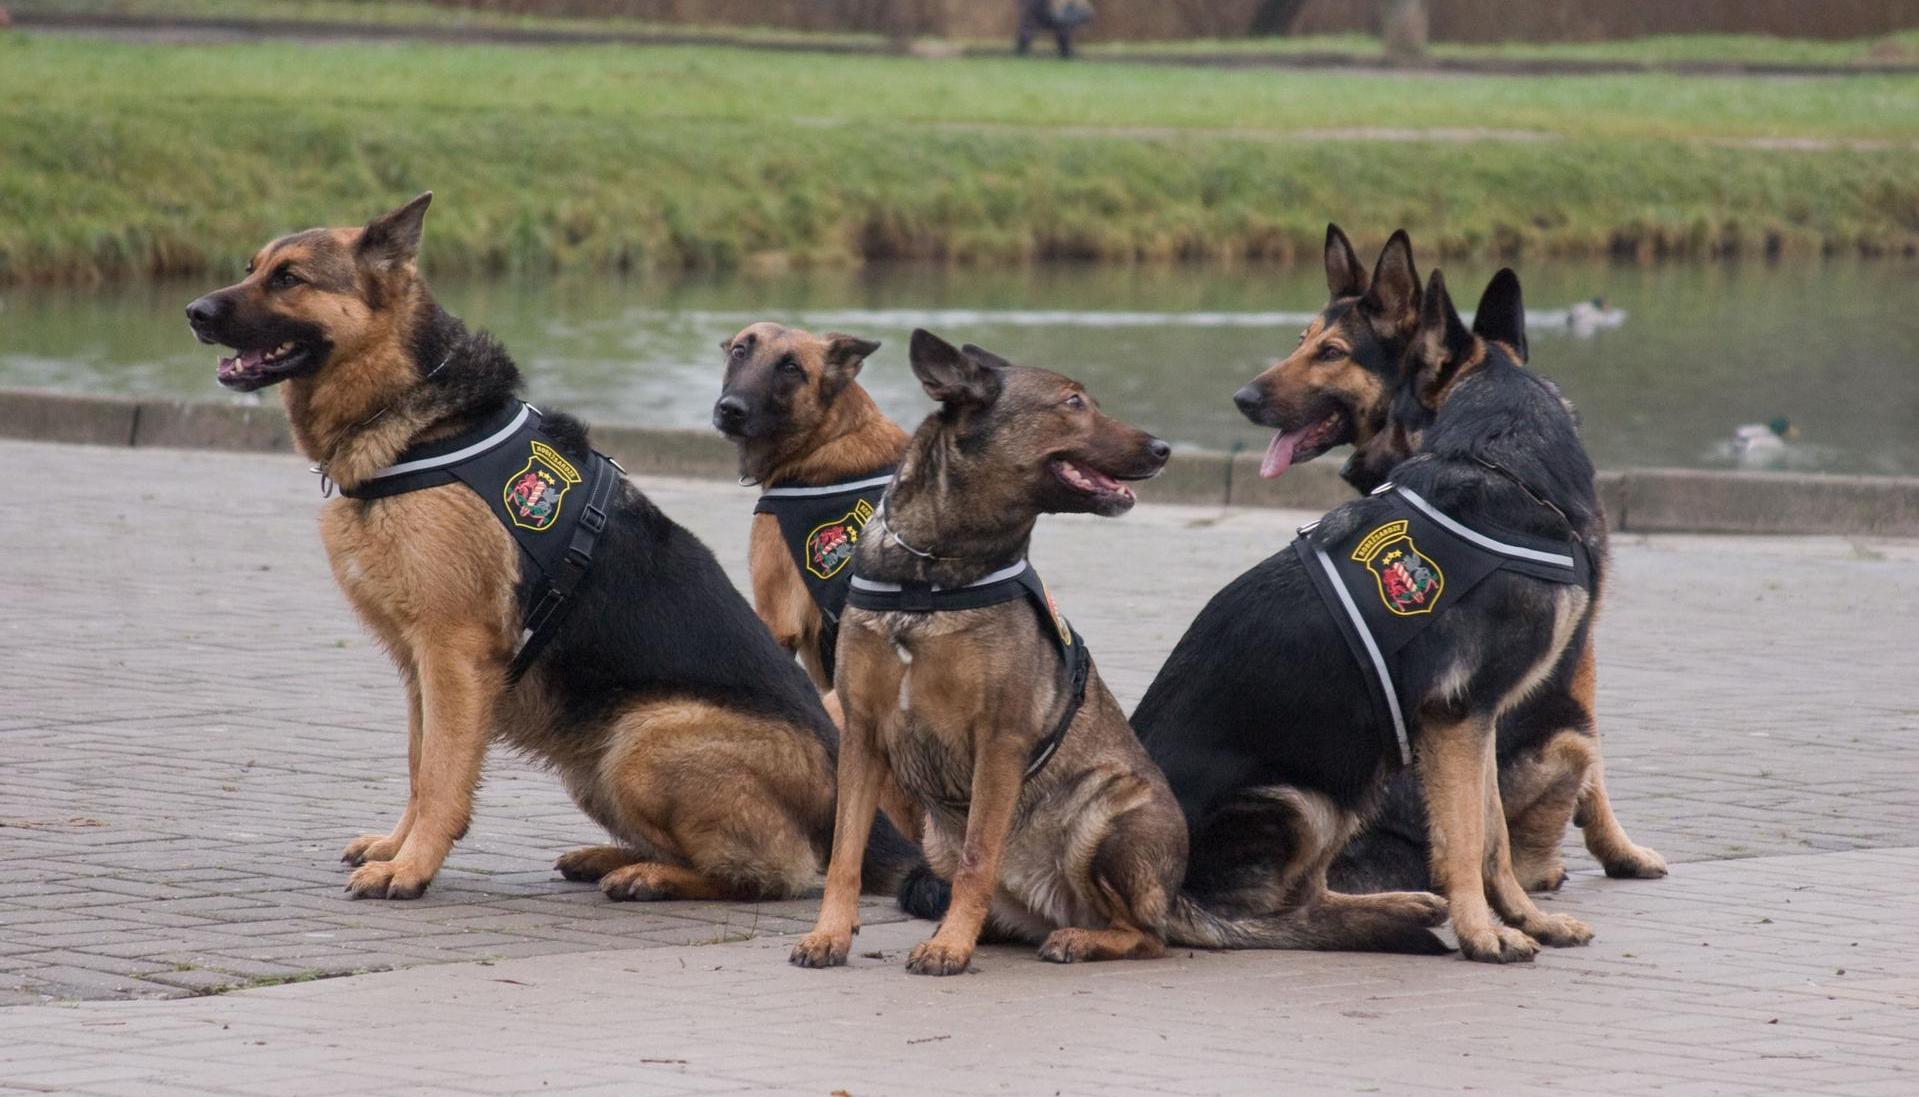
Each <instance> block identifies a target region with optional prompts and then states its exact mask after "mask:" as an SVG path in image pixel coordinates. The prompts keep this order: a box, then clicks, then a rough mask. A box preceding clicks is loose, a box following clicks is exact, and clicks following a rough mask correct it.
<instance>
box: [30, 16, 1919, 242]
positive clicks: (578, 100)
mask: <svg viewBox="0 0 1919 1097" xmlns="http://www.w3.org/2000/svg"><path fill="white" fill-rule="evenodd" d="M1915 118H1919V78H1912V77H1847V78H1834V79H1825V80H1794V81H1767V80H1739V79H1700V78H1686V77H1673V76H1656V75H1633V76H1611V77H1590V78H1553V79H1524V78H1495V77H1470V78H1461V77H1445V78H1421V77H1402V76H1394V77H1377V78H1367V79H1351V78H1343V77H1342V78H1338V79H1329V78H1327V77H1326V76H1324V75H1321V74H1313V73H1292V72H1272V71H1258V72H1252V71H1215V70H1205V69H1188V68H1160V67H1154V66H1148V67H1138V66H1125V65H1104V64H1098V63H1085V64H1079V65H1058V64H1037V63H1025V62H1020V61H1016V60H1012V59H1003V60H963V61H961V60H956V61H921V60H913V59H906V58H892V57H822V56H819V55H802V54H785V53H763V52H751V51H740V50H729V49H708V48H689V47H675V48H653V49H635V48H624V47H569V48H554V49H530V48H505V47H501V48H493V47H475V46H426V45H384V46H365V45H338V46H313V45H293V44H284V45H282V44H259V43H248V44H245V45H237V46H192V47H179V46H143V45H129V44H115V43H105V42H96V41H89V40H83V39H68V38H62V37H41V36H25V35H19V34H14V35H7V36H0V280H19V279H87V278H95V277H119V276H128V275H143V274H157V273H187V272H193V273H199V272H203V271H207V270H218V271H222V272H224V271H229V270H232V269H234V268H235V267H236V266H237V264H238V263H239V262H240V261H241V258H242V256H243V255H244V254H245V253H246V252H248V251H249V250H251V249H252V248H253V247H254V246H256V245H257V244H259V243H261V242H263V241H264V240H265V239H266V238H267V237H268V236H270V235H272V234H276V233H280V232H284V231H287V230H290V229H295V228H300V227H304V226H308V225H312V224H321V223H328V224H340V223H349V222H353V221H357V220H360V219H363V218H365V217H366V216H368V215H370V214H372V213H374V212H377V211H379V210H381V209H383V208H385V207H388V206H390V205H392V204H395V203H397V202H398V201H400V200H402V199H404V198H406V197H409V196H411V195H412V194H413V193H415V192H417V191H419V190H423V189H428V188H431V189H433V190H435V191H436V192H437V194H438V199H437V201H436V203H435V206H434V215H433V220H432V229H431V241H432V242H431V244H430V247H429V256H430V258H431V262H432V264H433V266H434V268H435V269H436V270H451V269H455V268H489V269H490V268H541V269H543V268H547V267H553V266H560V267H580V268H606V267H621V266H630V265H660V266H708V267H726V266H734V265H741V264H758V263H784V262H800V263H842V262H857V261H860V260H862V259H876V258H928V259H938V260H947V261H956V262H980V263H1012V262H1022V261H1029V260H1034V259H1053V258H1083V259H1103V260H1131V259H1177V258H1220V259H1237V258H1242V257H1275V256H1289V255H1292V254H1294V253H1295V252H1299V253H1316V249H1317V247H1318V241H1319V238H1320V235H1321V234H1322V232H1323V229H1324V225H1325V222H1326V221H1327V220H1328V219H1336V220H1339V221H1341V222H1343V223H1346V224H1347V225H1348V226H1349V227H1351V228H1354V229H1356V230H1358V231H1359V232H1360V234H1361V235H1363V236H1366V237H1368V238H1371V239H1379V238H1382V237H1383V236H1384V234H1385V232H1386V231H1388V230H1389V229H1390V228H1391V227H1392V226H1395V225H1401V224H1403V225H1406V226H1408V227H1409V228H1410V229H1412V230H1413V231H1414V233H1415V234H1416V235H1417V237H1418V238H1419V240H1420V243H1421V247H1422V249H1432V250H1433V251H1434V252H1436V253H1439V254H1446V255H1461V254H1469V253H1472V254H1494V253H1497V254H1503V255H1510V254H1515V253H1527V252H1530V253H1555V254H1573V253H1592V252H1602V251H1615V252H1618V251H1623V252H1628V253H1634V254H1645V255H1654V254H1664V255H1702V254H1711V253H1715V252H1718V251H1723V250H1726V249H1728V248H1736V249H1741V250H1758V249H1761V248H1765V247H1768V246H1770V247H1775V248H1778V249H1782V250H1785V251H1788V252H1791V251H1805V252H1811V251H1816V250H1818V249H1821V248H1862V249H1865V250H1894V251H1906V250H1910V249H1912V248H1914V247H1915V244H1916V243H1919V145H1915V140H1916V139H1919V132H1915V128H1916V127H1915V123H1914V121H1913V120H1914V119H1915ZM1381 126H1388V127H1391V128H1393V129H1395V130H1400V131H1405V130H1413V131H1420V130H1426V129H1435V130H1440V129H1446V130H1457V129H1460V128H1482V129H1486V130H1492V131H1502V132H1503V131H1517V132H1520V133H1523V134H1530V135H1532V136H1533V137H1535V138H1537V139H1529V140H1490V141H1471V140H1358V141H1355V140H1325V139H1320V138H1316V137H1312V136H1311V135H1310V134H1305V135H1303V133H1302V131H1312V132H1314V133H1321V134H1324V133H1328V132H1330V133H1340V132H1344V131H1348V130H1351V129H1352V128H1354V127H1381ZM1781 139H1787V140H1800V141H1805V140H1811V141H1817V142H1835V141H1837V142H1842V143H1843V142H1854V143H1856V144H1855V145H1845V144H1840V145H1830V144H1828V145H1824V146H1821V147H1820V148H1818V149H1816V150H1813V151H1777V150H1769V149H1761V148H1755V147H1750V145H1749V144H1745V143H1746V142H1752V141H1755V140H1765V141H1775V140H1781Z"/></svg>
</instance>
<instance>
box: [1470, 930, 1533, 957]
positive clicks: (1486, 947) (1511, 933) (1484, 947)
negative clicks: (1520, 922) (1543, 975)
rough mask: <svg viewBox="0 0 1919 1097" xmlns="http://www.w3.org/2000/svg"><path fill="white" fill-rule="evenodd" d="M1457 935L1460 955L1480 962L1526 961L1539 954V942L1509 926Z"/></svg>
mask: <svg viewBox="0 0 1919 1097" xmlns="http://www.w3.org/2000/svg"><path fill="white" fill-rule="evenodd" d="M1456 932H1457V931H1456ZM1458 936H1459V952H1460V955H1462V956H1464V957H1465V958H1466V959H1468V960H1477V961H1479V962H1480V963H1482V964H1517V963H1526V962H1528V961H1530V960H1531V959H1532V958H1533V957H1534V956H1537V955H1539V942H1538V941H1535V940H1533V939H1532V938H1531V937H1528V936H1526V935H1525V934H1524V933H1521V932H1520V931H1518V930H1516V929H1514V928H1512V927H1511V926H1492V927H1489V928H1487V929H1483V930H1479V931H1477V932H1471V933H1468V932H1459V933H1458Z"/></svg>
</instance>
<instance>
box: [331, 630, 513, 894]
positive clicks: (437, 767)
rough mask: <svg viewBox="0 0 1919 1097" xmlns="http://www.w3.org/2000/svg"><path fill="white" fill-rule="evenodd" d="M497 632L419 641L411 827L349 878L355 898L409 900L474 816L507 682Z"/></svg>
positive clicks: (449, 633) (447, 634)
mask: <svg viewBox="0 0 1919 1097" xmlns="http://www.w3.org/2000/svg"><path fill="white" fill-rule="evenodd" d="M498 646H499V644H498V636H497V634H496V633H495V632H494V631H493V630H490V629H487V628H485V627H483V626H465V627H459V626H455V627H450V628H447V629H445V630H444V631H442V632H438V633H436V634H434V635H432V636H430V637H426V638H424V639H423V641H422V642H420V643H416V644H415V645H414V646H413V650H414V651H415V652H416V653H417V656H418V661H419V675H420V700H421V706H420V707H421V742H420V752H419V753H420V762H419V768H418V772H417V773H416V774H415V776H414V780H413V803H414V805H415V810H414V813H413V819H412V826H411V827H410V828H409V829H408V830H407V835H406V839H405V840H404V841H403V842H402V843H401V844H400V848H399V849H398V850H397V851H395V853H394V855H393V857H392V859H391V860H386V861H369V862H367V863H366V864H364V865H361V866H360V868H359V869H358V870H356V871H355V872H354V873H353V876H352V878H350V879H349V880H348V881H347V891H348V892H349V893H350V894H351V895H352V896H353V897H354V898H356V899H412V898H416V897H418V896H419V895H420V893H421V892H423V891H425V890H426V886H427V884H428V883H430V882H432V880H433V876H434V874H435V873H437V872H439V871H440V865H441V864H442V863H443V862H444V861H445V860H446V855H447V853H448V852H449V851H450V850H451V849H452V848H453V843H454V842H456V841H458V840H459V839H460V837H461V836H462V835H464V834H465V833H466V828H467V824H468V823H469V822H471V821H472V818H473V792H474V789H475V788H477V787H478V786H479V783H480V767H481V765H482V763H483V762H484V761H485V759H486V747H487V740H488V737H489V734H490V732H491V730H492V725H493V717H494V713H495V712H496V706H497V704H498V701H499V695H500V691H501V689H502V688H503V683H504V681H505V673H504V672H505V667H504V665H503V662H502V659H501V657H500V656H501V653H500V652H499V651H498Z"/></svg>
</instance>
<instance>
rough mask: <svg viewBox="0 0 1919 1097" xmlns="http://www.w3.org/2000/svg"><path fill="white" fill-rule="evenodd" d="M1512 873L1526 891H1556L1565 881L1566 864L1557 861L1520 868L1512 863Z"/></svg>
mask: <svg viewBox="0 0 1919 1097" xmlns="http://www.w3.org/2000/svg"><path fill="white" fill-rule="evenodd" d="M1513 875H1514V876H1515V877H1516V878H1518V880H1519V886H1520V887H1522V888H1525V889H1526V890H1527V891H1558V890H1559V889H1560V888H1561V887H1564V886H1565V883H1566V866H1565V865H1563V864H1561V863H1559V862H1557V861H1555V862H1553V863H1552V864H1549V865H1543V866H1541V867H1539V868H1537V869H1522V868H1521V867H1520V866H1518V865H1514V866H1513Z"/></svg>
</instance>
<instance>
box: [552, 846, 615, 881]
mask: <svg viewBox="0 0 1919 1097" xmlns="http://www.w3.org/2000/svg"><path fill="white" fill-rule="evenodd" d="M632 863H633V858H632V857H631V856H629V855H628V854H627V852H626V851H625V850H623V849H621V848H620V847H618V846H581V847H580V848H579V849H570V850H567V851H566V852H565V853H562V854H560V856H559V859H558V860H555V861H554V862H553V867H554V868H556V869H558V870H559V872H560V875H561V876H564V877H566V878H567V879H569V880H576V881H578V882H580V883H585V884H590V883H592V882H594V881H595V880H599V879H601V878H602V877H604V876H605V875H606V874H607V873H609V872H612V871H613V870H614V869H617V868H620V867H621V866H624V865H630V864H632Z"/></svg>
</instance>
